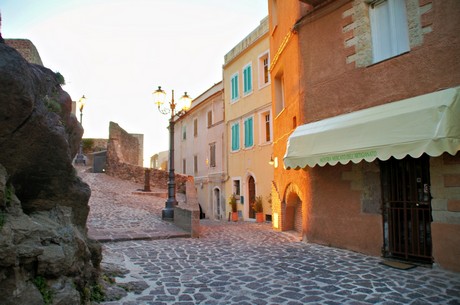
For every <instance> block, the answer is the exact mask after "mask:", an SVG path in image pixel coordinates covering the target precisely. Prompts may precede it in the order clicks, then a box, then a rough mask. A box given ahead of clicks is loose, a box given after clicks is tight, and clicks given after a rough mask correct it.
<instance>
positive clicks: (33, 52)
mask: <svg viewBox="0 0 460 305" xmlns="http://www.w3.org/2000/svg"><path fill="white" fill-rule="evenodd" d="M5 42H6V44H7V45H9V46H10V47H12V48H14V49H16V50H17V51H18V52H19V53H20V54H21V55H22V57H24V58H25V60H27V61H28V62H30V63H31V64H37V65H40V66H43V62H42V59H41V58H40V54H38V50H37V48H36V47H35V45H34V44H33V43H32V41H30V40H29V39H5Z"/></svg>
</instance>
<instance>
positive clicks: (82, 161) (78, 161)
mask: <svg viewBox="0 0 460 305" xmlns="http://www.w3.org/2000/svg"><path fill="white" fill-rule="evenodd" d="M85 104H86V97H85V96H84V95H83V96H82V97H81V98H80V99H79V100H78V102H77V105H78V107H79V109H80V125H81V126H82V127H83V108H84V107H85ZM85 163H86V162H85V157H84V156H83V139H82V140H81V141H80V148H79V150H78V154H77V158H76V159H75V164H85Z"/></svg>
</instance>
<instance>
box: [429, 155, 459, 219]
mask: <svg viewBox="0 0 460 305" xmlns="http://www.w3.org/2000/svg"><path fill="white" fill-rule="evenodd" d="M430 173H431V195H432V196H433V200H432V208H433V222H441V223H449V224H457V225H460V153H457V155H456V156H451V155H449V154H444V155H442V156H441V157H439V158H431V160H430Z"/></svg>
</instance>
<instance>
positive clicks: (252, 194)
mask: <svg viewBox="0 0 460 305" xmlns="http://www.w3.org/2000/svg"><path fill="white" fill-rule="evenodd" d="M255 200H256V183H255V181H254V177H252V176H249V178H248V203H249V216H248V217H249V218H255V217H256V213H255V212H254V209H253V208H252V205H253V204H254V201H255Z"/></svg>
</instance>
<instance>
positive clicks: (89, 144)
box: [81, 139, 94, 153]
mask: <svg viewBox="0 0 460 305" xmlns="http://www.w3.org/2000/svg"><path fill="white" fill-rule="evenodd" d="M81 143H82V146H83V147H82V148H83V151H84V152H86V153H88V152H92V151H93V146H94V139H82V140H81Z"/></svg>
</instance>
